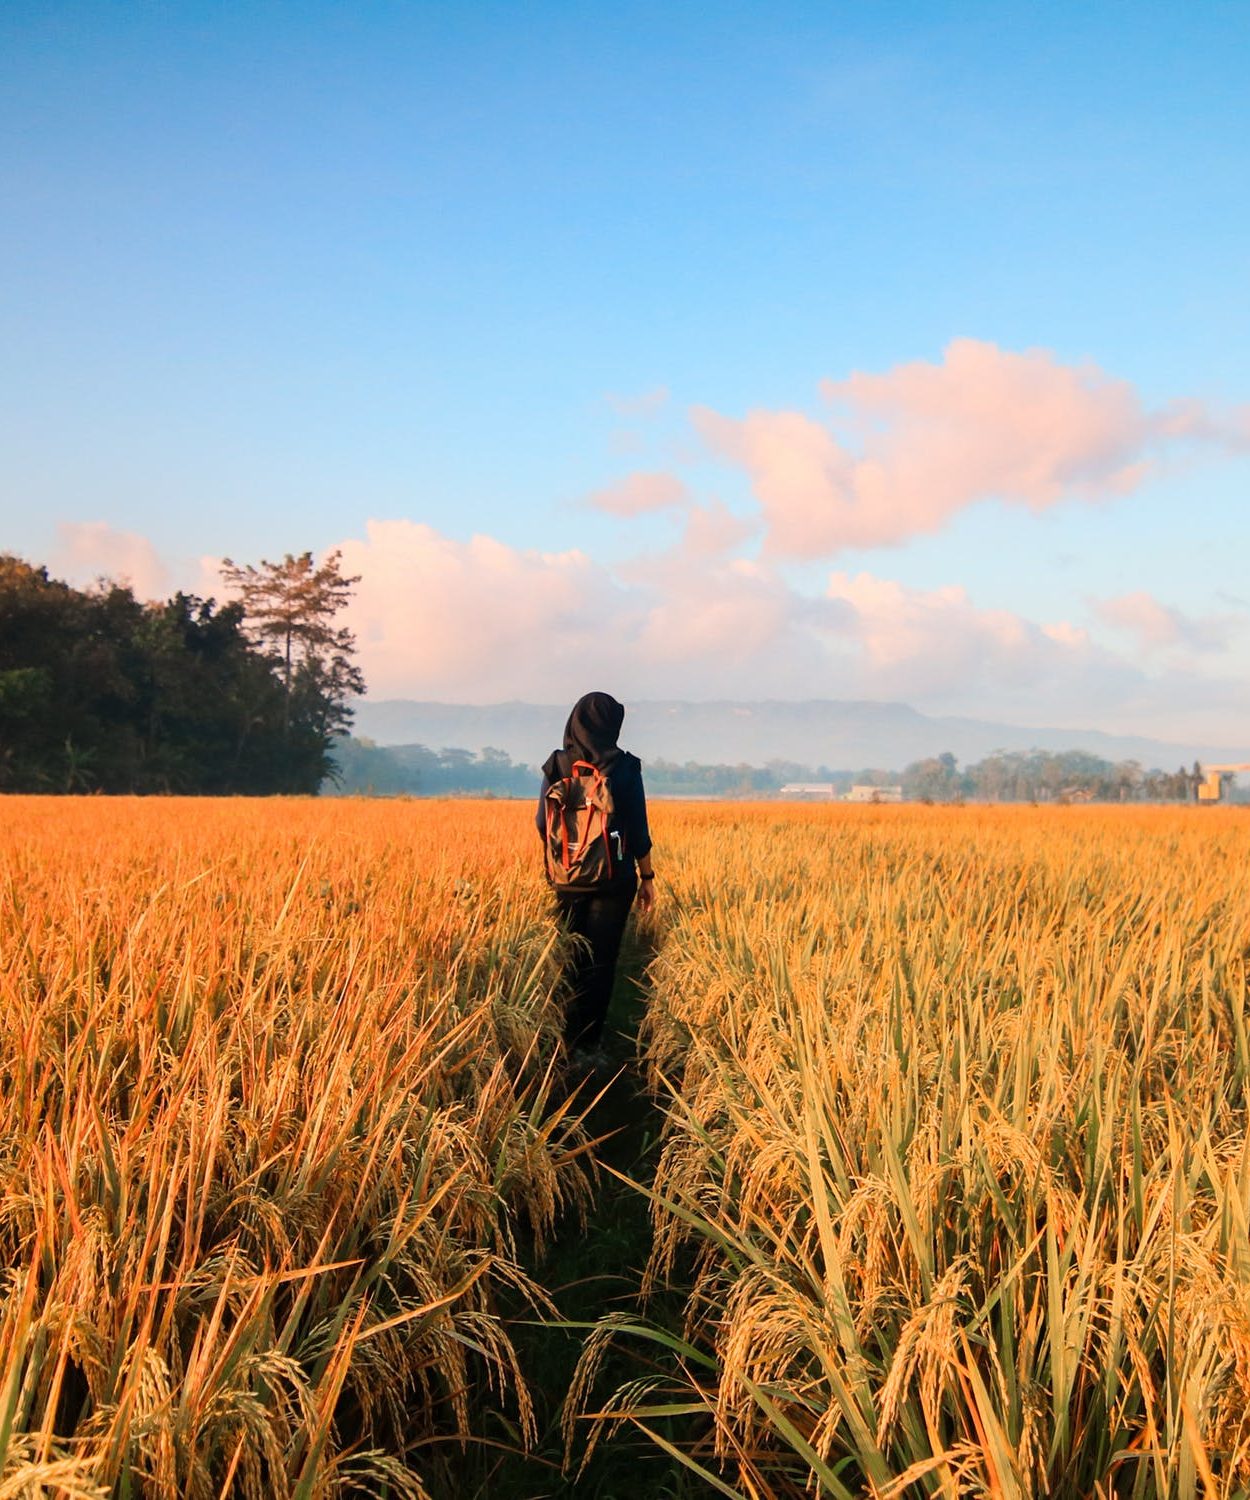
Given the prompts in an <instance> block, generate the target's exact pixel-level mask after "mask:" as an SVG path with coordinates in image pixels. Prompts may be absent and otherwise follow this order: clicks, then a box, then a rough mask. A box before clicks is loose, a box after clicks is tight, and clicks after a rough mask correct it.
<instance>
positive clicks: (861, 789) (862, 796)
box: [846, 786, 903, 802]
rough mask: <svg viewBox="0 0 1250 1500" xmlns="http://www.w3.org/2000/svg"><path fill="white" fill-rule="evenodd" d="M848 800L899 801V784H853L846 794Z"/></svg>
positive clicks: (900, 791)
mask: <svg viewBox="0 0 1250 1500" xmlns="http://www.w3.org/2000/svg"><path fill="white" fill-rule="evenodd" d="M846 800H847V801H848V802H901V801H902V800H903V788H902V787H901V786H853V787H852V788H851V789H850V791H849V792H847V794H846Z"/></svg>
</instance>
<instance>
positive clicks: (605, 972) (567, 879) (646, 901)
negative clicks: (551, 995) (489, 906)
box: [536, 693, 655, 1061]
mask: <svg viewBox="0 0 1250 1500" xmlns="http://www.w3.org/2000/svg"><path fill="white" fill-rule="evenodd" d="M624 721H625V710H624V708H623V707H622V706H621V704H619V703H618V702H617V701H616V699H615V698H613V697H612V696H611V694H610V693H587V694H586V695H585V696H584V697H582V698H579V699H578V700H577V702H576V703H575V704H574V705H573V711H572V713H570V714H569V718H568V723H567V724H566V725H565V726H564V745H563V747H562V748H561V749H559V750H555V751H553V752H552V753H551V755H549V756H548V757H547V760H546V761H545V762H544V764H543V780H542V788H541V790H540V792H539V794H538V814H537V819H536V821H537V825H538V832H539V834H540V835H541V837H542V840H543V845H544V849H545V856H546V870H547V880H548V882H549V884H550V885H551V887H552V890H553V891H554V893H555V898H556V907H557V912H558V915H559V918H560V920H561V921H562V922H563V924H564V926H565V928H566V929H567V930H568V932H569V933H570V934H571V935H572V936H573V937H574V938H576V939H577V940H578V941H577V942H576V943H575V944H574V948H573V952H572V955H571V958H570V968H569V973H568V987H569V998H568V1009H567V1011H566V1014H565V1030H564V1039H565V1042H566V1043H567V1045H568V1046H569V1047H570V1048H572V1049H577V1050H579V1051H581V1052H583V1053H590V1054H592V1055H593V1054H594V1053H596V1052H598V1051H599V1049H600V1043H601V1040H602V1037H603V1028H604V1023H605V1021H606V1020H607V1014H608V1004H609V1002H610V1000H611V998H612V986H613V983H614V981H615V978H616V960H617V956H618V954H619V953H620V948H621V938H622V937H623V935H624V932H625V923H626V921H627V920H628V917H629V911H630V907H631V906H632V905H633V903H634V900H635V897H636V898H637V901H638V906H639V909H640V910H641V911H643V912H649V911H651V910H652V908H653V906H654V903H655V872H654V870H653V869H652V866H651V833H650V830H649V829H648V827H647V798H646V792H645V791H644V789H643V784H642V762H641V761H640V760H639V759H638V757H637V756H636V755H631V754H630V753H629V751H627V750H622V749H621V748H620V746H619V745H618V744H617V737H618V736H619V734H620V732H621V725H622V724H623V723H624ZM595 1060H596V1061H600V1060H602V1059H598V1058H596V1059H595Z"/></svg>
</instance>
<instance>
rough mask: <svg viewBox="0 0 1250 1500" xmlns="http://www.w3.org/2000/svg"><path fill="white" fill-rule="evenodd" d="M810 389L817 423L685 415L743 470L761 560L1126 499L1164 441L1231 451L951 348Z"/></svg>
mask: <svg viewBox="0 0 1250 1500" xmlns="http://www.w3.org/2000/svg"><path fill="white" fill-rule="evenodd" d="M821 389H822V392H823V395H824V396H825V398H826V401H827V402H828V403H829V411H828V414H827V415H826V416H825V417H823V418H822V419H820V420H817V419H815V418H813V417H811V416H808V415H806V414H805V413H803V412H798V411H767V410H756V411H751V412H749V413H748V414H747V415H746V416H745V417H743V418H741V419H734V418H731V417H727V416H724V415H722V414H720V413H718V412H715V411H712V410H710V409H708V408H706V407H696V408H694V409H693V410H692V412H691V420H692V422H693V424H694V426H695V428H696V430H697V431H698V432H699V433H700V434H701V436H702V437H703V439H704V441H705V443H706V444H707V445H708V447H709V448H711V449H712V451H713V452H714V453H716V454H717V455H719V456H720V457H721V458H723V459H725V460H727V461H728V462H730V463H732V464H735V465H737V466H739V467H740V468H742V469H744V470H745V471H746V473H747V475H748V477H749V478H750V481H751V486H752V490H753V493H754V495H755V498H756V500H757V501H758V503H759V506H760V510H761V512H762V515H763V518H764V521H765V523H766V526H767V541H766V545H767V547H768V549H769V550H770V551H771V552H773V553H775V554H776V555H780V556H792V557H811V558H814V557H824V556H830V555H833V554H835V553H837V552H839V551H842V550H845V549H847V548H851V547H878V546H885V545H892V544H897V543H900V542H903V541H906V540H907V539H908V538H909V537H912V536H917V535H922V534H924V533H927V532H933V531H937V530H939V529H940V528H941V527H942V526H943V525H945V524H946V522H947V521H948V520H949V519H950V518H951V517H952V516H954V515H955V514H956V513H957V512H959V511H961V510H963V509H965V508H966V507H968V506H970V505H975V504H978V503H981V502H983V501H987V500H1000V501H1004V502H1007V503H1010V504H1016V505H1023V506H1026V507H1027V508H1029V509H1030V510H1034V511H1042V510H1046V509H1048V508H1050V507H1051V506H1054V505H1057V504H1060V503H1061V502H1065V501H1075V500H1083V501H1087V502H1088V501H1099V500H1106V499H1108V498H1111V497H1114V496H1117V495H1123V494H1127V493H1129V492H1130V491H1132V490H1134V489H1135V488H1137V486H1138V485H1140V484H1141V482H1142V481H1143V479H1145V477H1146V476H1147V474H1148V473H1149V472H1150V469H1151V465H1152V462H1153V461H1154V454H1155V451H1156V449H1157V448H1158V446H1159V445H1160V444H1162V443H1164V442H1166V441H1170V440H1178V439H1180V438H1198V439H1203V440H1212V439H1218V440H1219V441H1221V442H1233V441H1238V440H1239V439H1237V438H1236V432H1237V431H1238V430H1239V429H1238V422H1237V421H1227V422H1223V423H1218V422H1215V421H1214V419H1212V418H1209V417H1208V416H1207V415H1206V414H1205V413H1204V411H1203V408H1202V407H1201V406H1200V405H1198V404H1195V403H1188V404H1185V405H1183V406H1182V405H1177V406H1173V407H1170V408H1167V409H1165V410H1164V411H1162V412H1158V413H1152V412H1150V411H1148V410H1147V409H1146V408H1145V406H1144V405H1143V403H1142V401H1141V399H1140V398H1139V396H1138V395H1137V393H1136V391H1135V390H1134V388H1133V387H1132V386H1131V385H1130V384H1129V383H1128V382H1127V381H1124V380H1119V379H1116V378H1114V377H1112V376H1110V375H1108V374H1106V373H1105V372H1104V371H1102V370H1100V369H1098V368H1097V367H1096V366H1094V365H1065V364H1062V363H1061V362H1060V361H1058V360H1057V359H1056V358H1055V356H1054V355H1053V354H1051V353H1049V352H1048V351H1046V350H1043V349H1031V350H1026V351H1025V352H1024V353H1013V352H1011V351H1008V350H1003V349H1000V348H998V347H997V346H996V345H994V344H991V343H983V342H980V341H978V340H975V339H956V340H954V341H953V342H952V343H951V344H950V345H949V346H948V347H947V349H946V351H945V354H944V356H943V359H942V360H941V362H940V363H937V364H932V363H926V362H923V361H916V362H914V363H911V364H906V365H899V366H897V367H895V368H894V369H892V370H889V371H887V372H886V373H885V374H881V375H877V374H867V373H855V374H852V375H851V376H849V377H848V378H847V379H845V380H840V381H825V382H824V383H823V384H822V387H821ZM1238 420H1239V419H1238Z"/></svg>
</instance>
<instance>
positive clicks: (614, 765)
mask: <svg viewBox="0 0 1250 1500" xmlns="http://www.w3.org/2000/svg"><path fill="white" fill-rule="evenodd" d="M624 721H625V710H624V708H623V707H622V706H621V705H620V704H619V703H618V702H617V701H616V699H615V698H613V697H612V696H611V694H610V693H587V694H586V695H585V697H583V698H579V699H578V700H577V702H576V703H575V704H574V705H573V711H572V713H571V714H569V719H568V723H567V724H566V725H565V726H564V746H563V748H562V749H560V750H553V751H552V753H551V754H550V755H549V756H548V757H547V759H546V760H545V761H544V762H543V782H542V787H541V789H540V791H539V793H538V812H537V814H536V816H535V820H534V821H535V823H536V824H537V827H538V832H539V834H540V835H541V836H542V837H543V838H546V836H547V810H546V798H547V788H548V787H549V786H550V785H551V784H552V782H553V781H559V780H560V779H561V778H562V777H564V776H568V775H570V774H571V773H572V770H573V762H574V761H575V760H585V761H589V762H590V764H591V765H592V766H598V767H599V769H600V770H601V771H602V772H603V773H604V775H605V776H606V777H607V779H608V785H609V786H610V787H611V788H612V802H613V806H614V809H615V810H614V812H613V814H612V818H611V821H610V822H609V824H608V827H609V828H610V829H611V831H612V832H614V833H620V834H621V836H622V838H623V840H624V844H625V855H626V863H625V871H624V872H623V881H624V883H626V884H628V885H631V886H632V885H633V884H634V883H635V880H636V875H635V871H634V861H635V860H638V859H641V858H642V857H643V856H644V855H646V854H650V852H651V832H650V829H649V828H648V827H647V795H646V792H645V791H644V790H643V785H642V762H641V761H640V760H639V759H638V757H637V756H636V755H631V754H630V753H629V751H628V750H622V749H621V747H620V746H619V745H618V744H617V743H616V739H617V736H618V735H619V734H620V732H621V725H622V724H623V723H624Z"/></svg>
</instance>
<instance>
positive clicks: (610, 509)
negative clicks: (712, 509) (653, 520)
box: [585, 470, 691, 516]
mask: <svg viewBox="0 0 1250 1500" xmlns="http://www.w3.org/2000/svg"><path fill="white" fill-rule="evenodd" d="M690 498H691V496H690V491H689V490H688V489H687V488H686V486H685V484H684V483H683V482H682V481H681V480H680V479H678V478H677V476H676V475H675V474H664V473H652V472H643V471H640V470H639V471H635V472H634V473H633V474H628V475H626V477H625V478H624V479H622V480H620V481H619V482H618V483H616V484H613V485H608V486H607V487H606V488H605V489H601V490H595V491H594V492H593V493H592V494H590V495H588V496H587V497H586V502H585V503H586V504H587V505H588V506H590V507H591V509H592V510H602V511H606V512H607V513H608V514H609V515H613V516H641V515H645V514H646V513H647V512H648V511H657V510H672V509H675V508H677V507H680V506H683V505H686V504H688V503H689V501H690Z"/></svg>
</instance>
